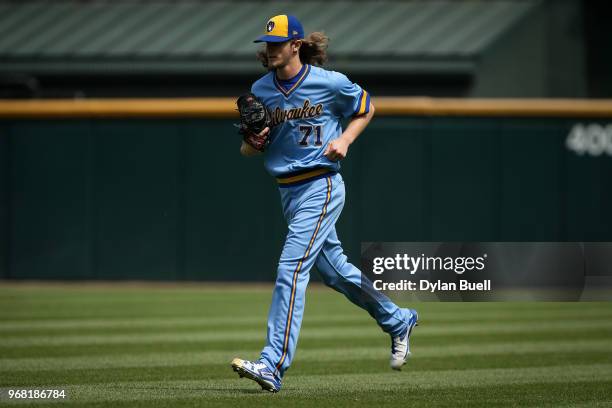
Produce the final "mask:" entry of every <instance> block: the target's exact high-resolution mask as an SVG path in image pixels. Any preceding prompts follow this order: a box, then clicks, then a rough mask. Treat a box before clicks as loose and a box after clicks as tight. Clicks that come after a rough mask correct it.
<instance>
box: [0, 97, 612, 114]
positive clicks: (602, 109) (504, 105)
mask: <svg viewBox="0 0 612 408" xmlns="http://www.w3.org/2000/svg"><path fill="white" fill-rule="evenodd" d="M372 104H373V105H374V106H375V107H376V115H379V116H518V117H565V116H570V117H608V118H612V100H610V99H601V100H589V99H444V98H442V99H438V98H412V97H380V96H379V97H376V98H372ZM124 117H176V118H180V117H201V118H237V117H238V114H237V112H236V99H235V98H181V99H74V100H72V99H45V100H22V99H19V100H12V99H4V100H0V118H124Z"/></svg>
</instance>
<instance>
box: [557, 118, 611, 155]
mask: <svg viewBox="0 0 612 408" xmlns="http://www.w3.org/2000/svg"><path fill="white" fill-rule="evenodd" d="M565 146H567V148H568V149H569V150H571V151H573V152H576V154H578V155H580V156H582V155H584V154H588V155H591V156H601V155H602V154H607V155H609V156H612V123H611V124H609V125H600V124H597V123H590V124H583V123H577V124H575V125H574V127H572V130H571V131H570V133H569V135H567V139H566V140H565Z"/></svg>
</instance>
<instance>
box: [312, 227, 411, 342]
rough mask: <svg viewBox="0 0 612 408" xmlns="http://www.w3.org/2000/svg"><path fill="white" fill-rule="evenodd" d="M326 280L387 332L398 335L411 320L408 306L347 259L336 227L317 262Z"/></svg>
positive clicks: (323, 278)
mask: <svg viewBox="0 0 612 408" xmlns="http://www.w3.org/2000/svg"><path fill="white" fill-rule="evenodd" d="M316 266H317V269H318V270H319V274H320V275H321V278H322V280H323V282H324V283H325V284H326V285H327V286H329V287H331V288H333V289H335V290H337V291H338V292H340V293H342V294H343V295H344V296H346V297H347V299H348V300H350V301H351V302H353V303H354V304H355V305H357V306H359V307H361V308H362V309H364V310H366V311H367V312H368V313H369V314H370V316H372V317H373V318H374V319H375V320H376V323H378V325H379V326H380V327H381V329H382V330H383V331H384V332H385V333H389V334H390V335H392V336H396V335H399V334H400V333H401V332H402V331H403V330H404V329H405V328H406V325H407V324H408V321H409V320H410V317H411V316H410V312H409V311H408V309H402V308H400V307H399V306H397V305H396V304H395V303H394V302H393V301H392V300H391V299H389V298H388V297H387V296H386V295H384V294H383V293H381V292H379V291H377V290H376V289H375V288H374V286H373V284H372V281H370V279H368V277H367V276H365V275H363V274H362V273H361V271H360V270H359V269H358V268H357V267H355V266H354V265H353V264H351V263H350V262H348V260H347V257H346V255H345V254H344V251H343V250H342V246H341V245H340V241H339V239H338V236H337V234H336V230H335V228H334V229H333V230H332V231H331V232H330V234H329V235H328V236H327V240H326V241H325V244H324V245H323V248H322V249H321V252H320V253H319V257H318V258H317V261H316Z"/></svg>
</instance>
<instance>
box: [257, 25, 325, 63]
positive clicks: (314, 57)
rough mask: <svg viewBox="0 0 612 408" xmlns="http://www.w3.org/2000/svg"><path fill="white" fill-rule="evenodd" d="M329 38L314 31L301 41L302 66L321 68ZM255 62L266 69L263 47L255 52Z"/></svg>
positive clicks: (266, 57)
mask: <svg viewBox="0 0 612 408" xmlns="http://www.w3.org/2000/svg"><path fill="white" fill-rule="evenodd" d="M328 44H329V37H327V36H326V35H325V34H324V33H322V32H318V31H315V32H314V33H310V34H309V35H308V36H307V37H306V38H304V39H303V40H302V45H301V46H300V61H301V62H302V64H310V65H318V66H321V65H323V64H325V62H327V47H328ZM256 57H257V60H258V61H259V62H261V65H263V66H264V68H266V69H267V68H268V56H267V55H266V49H265V47H264V48H262V49H260V50H259V51H257V55H256Z"/></svg>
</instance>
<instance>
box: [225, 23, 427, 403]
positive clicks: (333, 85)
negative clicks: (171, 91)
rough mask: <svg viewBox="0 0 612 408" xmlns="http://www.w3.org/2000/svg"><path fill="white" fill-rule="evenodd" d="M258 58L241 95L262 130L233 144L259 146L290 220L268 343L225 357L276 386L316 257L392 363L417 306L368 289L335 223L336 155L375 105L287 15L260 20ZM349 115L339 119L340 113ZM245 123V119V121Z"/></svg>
mask: <svg viewBox="0 0 612 408" xmlns="http://www.w3.org/2000/svg"><path fill="white" fill-rule="evenodd" d="M255 42H265V43H266V48H265V54H262V57H263V60H262V62H263V63H264V65H266V66H267V68H268V70H269V71H268V73H267V74H266V75H264V76H263V77H261V78H260V79H259V80H257V81H256V82H255V83H254V84H253V86H252V88H251V93H252V95H251V96H250V97H249V98H247V99H246V102H245V99H244V98H243V99H242V102H241V99H239V101H238V105H239V110H240V111H241V117H242V116H245V117H249V116H255V117H257V118H261V117H263V116H264V114H263V113H262V114H261V115H260V116H257V115H252V114H253V110H250V111H249V114H248V115H243V113H244V111H245V110H246V109H247V108H246V107H245V106H241V104H250V107H249V108H248V109H252V108H253V104H257V103H258V101H260V102H262V104H261V105H262V106H264V108H262V109H263V110H264V112H265V109H266V108H267V113H265V115H269V120H268V122H267V123H268V124H269V126H266V127H265V128H264V129H263V130H261V131H260V130H259V129H257V130H249V129H246V130H245V131H244V132H243V135H244V137H243V143H242V146H241V148H240V152H241V153H242V154H243V155H244V156H253V155H257V154H260V152H261V151H263V160H264V164H265V168H266V170H267V171H268V172H269V173H270V174H271V175H272V176H273V177H275V178H276V180H277V182H278V187H279V190H280V196H281V202H282V207H283V212H284V215H285V218H286V220H287V223H288V226H289V232H288V233H287V237H286V241H285V244H284V247H283V250H282V253H281V257H280V261H279V264H278V272H277V278H276V285H275V288H274V292H273V295H272V305H271V307H270V311H269V315H268V334H267V342H266V345H265V347H264V349H263V351H262V352H261V356H260V358H259V359H258V360H256V361H248V360H243V359H240V358H235V359H234V360H233V361H232V363H231V365H232V368H233V370H234V371H236V372H237V373H238V374H239V375H240V376H241V377H247V378H249V379H251V380H254V381H256V382H257V383H258V384H259V385H260V386H261V387H262V388H263V389H265V390H268V391H271V392H277V391H279V390H280V388H281V381H282V378H283V375H284V374H285V372H286V371H287V369H288V368H289V366H290V365H291V361H292V360H293V356H294V353H295V348H296V344H297V340H298V334H299V331H300V326H301V323H302V316H303V312H304V300H305V292H306V286H307V284H308V279H309V272H310V269H311V268H312V267H313V266H314V265H316V266H317V269H318V270H319V272H320V274H321V278H322V279H323V281H324V282H325V284H326V285H328V286H331V287H332V288H334V289H335V290H337V291H338V292H340V293H342V294H344V295H345V296H346V297H347V298H348V299H349V300H350V301H351V302H353V303H354V304H356V305H357V306H359V307H361V308H363V309H365V310H366V311H367V312H368V313H369V314H370V315H371V316H372V317H373V318H374V319H375V320H376V322H377V323H378V325H379V326H380V327H381V328H382V330H383V331H384V332H386V333H388V334H389V335H390V336H391V358H390V363H391V368H393V369H396V370H399V369H401V367H402V365H404V364H405V362H406V358H407V357H408V356H409V355H410V350H409V340H410V335H411V332H412V329H413V327H414V326H415V325H416V324H417V321H418V315H417V312H416V311H415V310H414V309H402V308H399V307H398V306H397V305H395V304H394V303H393V302H392V301H391V300H390V299H389V298H388V297H386V296H385V295H383V294H382V293H380V292H378V291H376V290H375V289H374V288H373V286H372V282H371V281H370V280H369V279H368V278H367V277H365V276H364V275H362V274H361V272H360V271H359V269H357V268H356V267H355V266H353V265H352V264H350V263H348V262H347V258H346V256H345V255H344V253H343V250H342V247H341V245H340V241H339V240H338V236H337V234H336V229H335V224H336V221H337V220H338V217H339V216H340V213H341V211H342V207H343V205H344V194H345V191H344V181H343V180H342V176H341V175H340V173H339V172H338V171H339V170H340V160H342V159H344V158H345V157H346V155H347V151H348V148H349V146H350V145H351V144H352V143H353V142H354V141H355V139H356V138H357V136H359V134H360V133H361V132H362V131H363V130H364V129H365V128H366V126H367V125H368V123H369V122H370V120H371V119H372V116H373V115H374V106H373V105H372V103H371V101H370V95H369V93H368V92H367V91H365V90H364V89H362V88H361V87H360V86H359V85H357V84H354V83H352V82H351V81H350V80H349V79H348V78H347V77H346V76H345V75H343V74H341V73H338V72H334V71H328V70H325V69H323V68H321V67H319V66H316V65H315V64H317V65H320V64H322V63H323V62H324V61H325V59H326V58H325V51H326V47H327V38H326V37H325V36H324V35H323V34H321V33H312V34H310V35H309V36H308V38H306V39H305V38H304V30H303V28H302V25H301V24H300V22H299V21H298V20H297V18H295V17H294V16H290V15H278V16H274V17H272V18H271V19H270V20H268V22H267V24H266V27H265V32H264V35H262V36H261V37H259V38H258V39H257V40H255ZM345 118H346V119H350V122H349V123H348V125H347V126H346V129H344V130H343V129H342V126H341V120H342V119H345ZM245 126H246V127H248V126H249V125H248V124H247V125H245Z"/></svg>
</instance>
